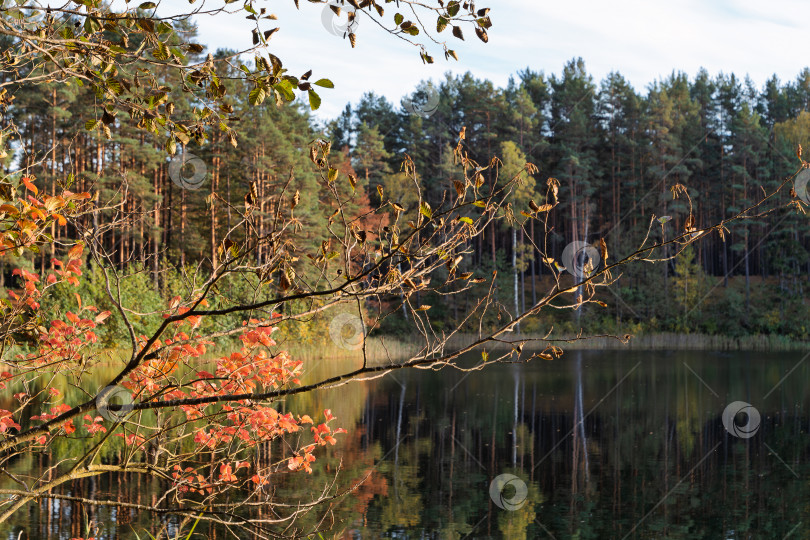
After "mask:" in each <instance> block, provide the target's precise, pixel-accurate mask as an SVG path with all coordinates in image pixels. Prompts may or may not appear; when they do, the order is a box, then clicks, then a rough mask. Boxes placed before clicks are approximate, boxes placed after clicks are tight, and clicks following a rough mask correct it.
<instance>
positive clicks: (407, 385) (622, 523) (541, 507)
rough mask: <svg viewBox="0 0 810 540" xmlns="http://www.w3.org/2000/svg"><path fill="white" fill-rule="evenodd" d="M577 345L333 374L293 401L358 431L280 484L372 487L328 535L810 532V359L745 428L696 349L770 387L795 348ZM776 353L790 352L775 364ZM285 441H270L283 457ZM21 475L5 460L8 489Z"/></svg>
mask: <svg viewBox="0 0 810 540" xmlns="http://www.w3.org/2000/svg"><path fill="white" fill-rule="evenodd" d="M563 360H564V361H559V362H558V361H555V362H546V363H543V364H538V366H537V367H533V368H531V369H530V368H527V367H526V366H521V367H520V369H519V370H517V369H516V366H491V368H490V370H489V371H487V372H486V373H485V374H483V376H481V374H479V373H475V374H472V375H469V376H467V377H464V374H463V373H459V372H455V371H453V372H450V371H443V372H440V373H432V372H413V373H409V374H407V375H406V376H403V375H401V374H397V377H398V379H399V381H400V382H401V383H402V385H400V384H399V383H398V382H397V381H394V380H393V379H391V378H384V379H381V380H379V381H377V382H366V383H353V384H350V385H346V386H343V387H341V389H340V392H339V398H337V397H336V396H335V394H332V395H331V397H330V394H329V393H328V392H327V393H324V394H323V395H318V394H313V395H312V396H310V395H307V396H306V397H302V398H301V400H296V399H290V400H289V401H288V402H287V403H286V404H284V405H283V407H286V408H287V410H291V411H292V410H299V409H301V410H303V409H306V410H318V409H323V408H327V407H331V408H332V409H333V410H334V411H335V413H336V415H337V416H338V417H339V418H341V419H344V418H345V419H346V420H345V423H343V424H342V425H343V427H346V428H347V429H348V432H349V433H348V434H347V436H346V437H344V438H343V440H342V441H341V442H340V443H339V444H338V445H337V446H335V447H332V448H330V449H329V451H328V454H327V455H325V456H324V457H323V459H319V460H317V461H316V462H315V464H314V465H315V467H314V470H313V473H312V475H311V476H307V477H306V479H305V481H304V482H301V479H300V478H296V479H295V480H296V482H295V483H282V484H280V485H279V486H278V490H279V493H278V494H279V495H280V496H281V495H285V496H289V495H294V496H297V497H300V498H301V500H305V499H306V497H307V496H310V495H311V492H314V491H319V490H320V489H322V487H323V486H324V485H326V484H327V483H328V482H330V481H331V480H332V479H334V477H335V472H336V470H337V467H338V466H340V468H341V472H340V474H339V476H338V485H337V489H338V490H340V489H346V488H349V487H351V486H354V485H357V484H359V486H358V487H357V489H356V490H355V491H353V492H351V493H350V494H348V495H347V496H346V497H344V498H342V499H340V500H337V501H335V502H334V503H333V504H332V505H331V506H330V507H329V508H328V509H324V510H322V511H318V512H313V513H311V514H307V515H305V516H303V517H302V518H301V519H300V520H299V521H298V522H297V523H296V525H297V528H298V529H299V530H302V531H312V530H315V529H316V528H317V527H318V523H319V522H320V520H321V519H322V518H323V517H324V516H327V517H328V520H327V521H325V522H324V523H323V525H326V524H328V523H332V519H333V520H334V528H333V529H332V531H331V534H325V535H324V536H325V537H331V536H332V534H343V535H345V536H344V537H364V538H365V537H373V538H378V537H383V536H389V537H390V536H392V535H396V536H398V537H400V538H421V537H424V536H425V534H426V532H427V531H429V533H430V534H431V535H435V536H436V537H442V538H460V537H464V536H466V535H470V537H483V536H489V537H492V538H508V539H510V540H511V539H514V538H516V539H520V538H544V537H548V535H547V533H546V532H545V529H548V531H549V532H551V533H552V534H553V535H554V536H556V537H557V538H570V537H579V538H622V537H624V536H625V535H626V534H627V533H629V532H630V531H631V529H632V528H633V527H634V526H635V525H636V523H638V522H639V520H641V518H643V517H644V516H645V515H647V514H648V513H649V515H648V517H646V519H644V521H643V522H642V523H641V524H640V525H639V527H638V528H637V529H636V530H635V531H634V532H633V534H631V535H630V538H651V537H655V538H663V537H668V538H783V537H785V535H787V534H788V533H789V532H790V531H791V530H792V529H794V528H795V527H796V526H797V525H798V524H799V522H802V523H803V524H802V525H801V526H799V528H798V529H796V530H794V531H793V533H792V535H793V537H795V538H803V537H807V536H808V532H809V531H810V525H808V524H810V519H804V516H805V515H806V513H807V511H808V508H807V505H808V503H807V502H806V501H809V500H810V485H808V484H807V482H806V481H804V480H799V479H797V478H796V477H795V476H794V475H793V473H792V472H791V471H790V470H789V469H788V468H787V467H786V466H785V465H783V464H782V463H781V462H780V461H779V459H777V458H776V457H775V456H774V455H773V453H772V451H771V450H770V449H773V450H774V451H775V452H776V453H777V454H778V456H779V458H780V459H782V460H784V461H785V463H786V464H787V465H788V466H789V467H790V468H791V469H793V470H794V471H795V472H796V473H797V474H798V475H799V477H800V478H802V479H804V478H806V477H807V474H808V472H810V468H808V466H807V465H806V463H807V460H808V458H810V445H808V439H807V435H806V432H807V425H808V422H810V419H808V418H807V415H806V413H804V412H803V411H806V410H807V409H806V408H804V406H805V405H806V403H805V402H806V401H807V397H806V392H805V390H804V388H803V385H804V381H806V380H807V375H808V373H807V368H805V367H801V368H799V369H797V370H796V372H795V373H794V374H793V375H794V376H795V379H794V378H793V376H792V377H791V378H789V379H787V380H786V381H785V382H784V383H783V384H782V387H780V390H779V391H778V392H776V393H774V394H773V396H772V399H771V400H770V401H769V402H768V403H770V406H769V407H767V408H765V406H763V409H762V410H761V412H762V413H763V414H762V418H763V421H762V426H761V428H760V433H758V434H757V436H756V437H754V438H752V439H749V440H747V441H743V440H741V439H736V438H734V437H732V436H730V435H729V434H728V433H727V432H726V431H725V429H724V428H723V426H722V423H721V422H720V414H721V413H722V410H723V407H724V405H725V403H723V402H722V400H720V399H718V398H717V397H716V396H715V395H713V394H712V392H710V391H709V390H708V389H707V388H706V386H705V385H704V384H703V383H701V382H700V381H699V380H698V379H697V378H695V377H694V375H692V374H690V373H688V372H686V370H685V368H684V367H683V362H684V361H686V362H687V363H688V364H689V365H690V366H691V367H692V368H694V369H695V370H696V371H697V372H699V373H700V375H701V377H702V378H703V379H704V380H705V381H706V383H707V384H708V385H710V386H711V387H712V389H713V390H714V391H715V392H716V393H717V394H718V395H720V396H724V397H725V396H726V395H728V396H741V397H747V396H749V395H751V396H756V395H763V394H764V393H765V392H767V391H769V390H770V389H771V388H772V387H773V385H774V384H775V382H776V381H778V380H779V379H780V378H781V377H782V376H783V375H784V373H786V372H787V371H788V369H790V368H792V367H793V365H794V364H795V359H792V358H783V359H781V360H780V359H770V358H768V357H762V358H757V360H758V361H759V362H761V365H762V367H757V366H758V365H759V364H757V363H755V362H751V363H745V362H744V360H745V358H744V357H743V356H741V355H735V356H733V357H728V358H726V357H719V356H711V355H703V356H701V358H700V359H699V358H696V356H695V354H671V355H668V354H665V353H658V354H655V355H652V354H650V353H625V352H622V353H606V352H599V353H598V354H593V353H588V352H582V353H577V352H574V351H572V352H571V353H570V355H569V356H568V357H564V358H563ZM638 361H642V365H641V366H640V367H639V368H638V369H636V370H635V371H632V373H631V374H630V375H629V376H628V377H627V379H626V380H625V381H624V382H623V383H622V384H621V385H619V386H616V388H615V390H613V391H612V392H611V388H613V387H614V386H615V385H616V383H617V381H619V380H620V379H621V378H622V377H624V376H625V375H627V374H628V372H630V371H631V368H632V367H633V365H635V364H636V362H638ZM772 362H777V364H776V367H773V366H770V367H765V366H766V365H767V364H770V363H772ZM741 370H749V371H750V375H744V374H741V373H740V371H741ZM732 375H733V376H732ZM449 389H453V390H452V391H449ZM77 391H78V390H77ZM605 396H607V397H605ZM603 398H604V399H603ZM602 399H603V401H602V402H601V403H599V400H602ZM752 401H755V400H754V399H753V398H752ZM785 404H787V405H785ZM794 404H795V405H796V406H794ZM589 413H590V414H589ZM397 441H401V442H400V446H399V447H398V448H397V447H396V444H397ZM80 443H81V441H78V442H77V443H76V444H80ZM718 443H719V446H717V445H718ZM766 444H767V447H766V446H765V445H766ZM715 447H717V448H716V449H715V450H714V451H712V449H713V448H715ZM768 447H770V449H769V448H768ZM59 451H60V452H63V451H66V450H65V449H60V450H59ZM281 452H282V449H281V448H279V447H278V445H276V446H274V447H273V448H272V449H271V454H272V456H275V459H278V457H279V455H280V454H281ZM544 456H547V457H545V458H544ZM114 457H115V456H107V457H105V459H107V458H114ZM704 458H705V460H704ZM701 460H704V461H702V462H701ZM535 464H536V465H537V466H536V467H535ZM15 466H18V467H21V468H24V469H25V470H28V471H36V470H41V471H44V470H45V467H46V466H47V456H41V455H38V456H34V455H26V456H24V457H23V459H22V460H20V461H18V462H17V463H15ZM12 472H13V471H12ZM502 473H512V474H515V475H516V476H518V477H519V478H521V479H523V480H524V481H525V483H526V485H527V487H528V497H527V500H526V504H525V505H524V506H523V507H521V508H520V509H519V510H516V511H513V512H509V511H505V510H501V509H499V508H498V507H497V506H495V505H494V504H493V502H492V501H491V499H490V498H489V493H488V486H489V483H490V481H491V480H492V478H494V477H495V476H497V475H499V474H502ZM364 479H365V481H364V482H361V481H362V480H364ZM130 481H131V482H132V483H131V484H130V483H129V482H130ZM8 482H10V480H8V479H5V480H3V479H1V478H0V489H2V488H5V487H6V486H8ZM137 482H138V480H137V477H136V476H133V478H132V479H131V480H130V479H129V478H127V477H123V476H121V475H117V476H114V477H112V476H104V477H100V478H98V479H97V480H95V481H90V480H81V481H77V482H76V483H74V485H72V486H70V491H71V493H72V494H73V495H76V496H91V495H92V496H100V495H107V496H110V497H112V498H114V499H115V500H120V501H121V502H134V503H138V502H152V499H153V498H154V497H156V496H157V494H159V493H160V492H161V486H160V484H159V482H153V483H146V482H143V481H141V482H140V483H137ZM679 482H680V483H679ZM64 492H65V493H67V490H65V491H64ZM670 492H671V493H670ZM668 493H669V496H668V497H666V498H665V495H667V494H668ZM308 494H310V495H308ZM662 500H663V502H661V504H660V505H659V506H657V507H656V505H657V504H658V503H659V502H660V501H662ZM327 510H328V511H327ZM330 512H331V515H330V514H329V513H330ZM21 519H22V518H21ZM26 519H28V521H27V522H24V521H18V522H16V523H15V527H14V529H12V531H11V532H12V533H15V531H16V532H19V530H21V529H22V528H24V529H25V530H26V531H27V532H28V538H53V539H55V538H57V536H56V535H55V531H66V532H69V534H70V535H71V536H66V538H72V537H77V536H82V534H83V530H81V529H82V528H83V527H84V523H86V521H87V520H88V519H90V520H93V521H95V522H97V523H103V524H104V526H105V527H106V529H105V531H102V533H105V534H107V535H108V536H104V535H103V534H102V535H101V537H102V538H112V537H113V536H109V534H111V533H112V532H113V531H119V536H120V537H122V538H125V537H128V536H127V535H128V534H129V531H132V530H135V531H145V530H153V529H151V527H152V524H151V523H150V522H148V521H146V520H145V518H144V517H143V516H142V515H140V514H139V513H138V512H136V511H128V510H127V509H125V508H115V507H113V508H112V509H102V510H99V511H97V512H96V513H95V514H92V515H89V514H86V513H84V510H83V509H82V505H81V504H79V503H77V502H69V501H63V502H61V503H59V502H57V503H52V504H51V505H48V504H46V503H44V502H43V503H41V504H40V505H38V506H36V507H35V512H34V514H32V515H31V517H30V518H28V517H27V516H26ZM34 524H36V525H34ZM323 525H322V528H323ZM49 527H50V530H51V531H52V534H51V535H50V536H49V535H48V530H49V529H48V528H49ZM0 532H2V534H3V537H7V534H6V533H7V531H0ZM204 532H205V533H206V534H208V535H209V537H210V538H215V537H223V538H224V537H225V536H224V535H222V534H221V532H220V533H216V532H209V531H204ZM217 535H218V536H217ZM142 536H143V535H142ZM13 537H14V538H16V533H15V534H13ZM23 538H26V536H23Z"/></svg>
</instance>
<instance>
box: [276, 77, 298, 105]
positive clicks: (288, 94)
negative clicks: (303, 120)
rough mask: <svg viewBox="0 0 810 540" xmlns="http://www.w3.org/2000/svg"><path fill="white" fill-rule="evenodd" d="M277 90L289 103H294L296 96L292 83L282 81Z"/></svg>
mask: <svg viewBox="0 0 810 540" xmlns="http://www.w3.org/2000/svg"><path fill="white" fill-rule="evenodd" d="M276 89H277V90H278V91H279V92H281V93H282V95H283V96H284V99H286V100H287V101H292V100H294V99H295V94H294V93H293V87H292V83H291V82H290V81H288V80H287V79H283V80H281V81H280V82H279V83H278V84H277V85H276Z"/></svg>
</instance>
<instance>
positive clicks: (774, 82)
mask: <svg viewBox="0 0 810 540" xmlns="http://www.w3.org/2000/svg"><path fill="white" fill-rule="evenodd" d="M434 93H435V94H437V95H433V94H434ZM431 98H432V99H431ZM436 99H438V103H437V104H436V105H435V106H432V105H433V104H432V103H431V101H433V102H435V101H436ZM420 100H421V101H420ZM410 101H419V102H421V103H422V104H423V112H424V114H416V115H414V114H409V108H411V109H412V107H408V105H409V102H410ZM403 105H404V106H405V107H403V109H399V108H398V107H397V106H395V105H394V104H391V103H389V102H388V101H386V100H385V99H383V98H381V97H379V96H375V95H373V94H367V95H366V96H364V97H363V98H362V99H361V100H360V101H359V102H358V103H357V104H355V105H349V106H347V107H346V108H345V110H344V112H343V113H342V114H341V116H340V117H339V118H338V119H337V120H335V121H334V122H333V123H332V124H331V126H330V127H331V134H332V136H333V139H334V141H335V142H334V144H336V145H339V146H346V147H348V148H350V149H351V156H352V160H353V161H352V163H353V165H354V166H355V167H357V168H359V169H360V170H361V172H364V174H366V178H367V179H368V181H369V185H370V186H374V185H375V184H377V183H381V184H383V185H384V186H385V187H386V189H396V186H397V184H398V182H397V178H396V175H395V174H393V173H391V172H389V171H396V170H397V164H398V162H399V161H400V160H401V159H402V158H403V156H404V155H406V154H407V155H408V156H410V157H412V158H413V159H414V161H415V162H416V163H417V170H420V171H425V176H424V178H423V179H422V181H423V185H424V186H425V189H426V192H427V194H428V195H427V196H428V198H429V201H430V203H431V204H434V205H437V204H440V202H441V198H442V196H443V192H444V190H446V189H447V185H448V182H447V179H448V178H451V177H452V176H453V164H452V160H450V159H448V158H449V156H450V155H451V154H450V152H449V150H448V148H449V143H450V141H451V140H452V134H453V133H455V132H456V131H457V130H458V129H461V127H462V126H464V127H466V133H467V141H466V142H467V147H468V149H469V151H470V152H471V153H472V154H474V155H476V156H477V157H478V158H479V159H480V160H481V161H482V162H485V161H486V156H489V155H492V154H497V155H499V156H500V157H501V161H502V165H501V167H502V170H503V171H506V170H507V169H513V168H514V164H515V163H522V162H523V161H524V160H527V161H530V162H532V163H534V164H535V165H537V166H538V167H539V173H538V174H536V175H534V178H533V179H531V178H530V179H528V181H527V182H526V183H525V184H524V187H523V188H522V189H521V190H519V191H518V192H517V193H516V194H515V198H514V200H513V204H514V205H515V214H516V215H517V210H518V209H526V210H528V205H529V201H530V200H533V201H535V202H536V203H538V204H539V203H542V202H543V198H544V196H545V193H546V179H547V178H548V177H555V178H557V179H558V180H559V181H560V191H559V197H560V200H561V201H562V203H561V206H560V208H559V209H558V211H556V212H554V213H552V214H551V215H550V216H549V225H550V227H551V228H552V230H551V234H550V235H549V237H548V242H549V244H550V246H549V249H548V252H549V253H552V254H554V255H555V257H557V258H559V257H560V256H561V254H562V253H563V250H564V247H565V246H566V245H568V244H569V243H571V242H573V241H583V242H588V243H596V242H597V241H598V240H599V239H600V238H604V239H605V240H606V241H607V244H608V245H609V246H611V250H612V251H613V252H616V253H618V254H619V256H621V255H623V254H626V253H629V252H632V249H633V248H634V246H637V245H638V244H639V243H640V241H641V239H642V238H643V236H644V235H645V234H646V231H647V227H648V226H649V223H650V219H651V217H652V215H653V214H654V215H655V216H656V217H657V218H659V219H660V221H661V222H662V223H667V222H669V223H670V224H673V225H674V226H675V229H676V230H682V229H681V228H682V227H684V226H685V225H687V224H686V223H685V222H686V220H687V219H688V216H689V214H690V212H689V210H690V209H689V201H688V199H687V198H684V197H680V198H678V199H675V198H674V197H673V193H672V192H671V187H672V186H674V185H676V184H682V185H684V186H686V187H687V190H688V195H689V199H691V202H692V204H693V205H694V221H695V223H694V227H695V228H696V229H697V230H700V228H701V226H705V225H706V224H708V223H713V222H716V221H720V220H723V219H727V218H729V217H731V216H733V215H735V214H736V213H738V212H740V211H741V210H742V209H743V208H745V207H746V205H749V204H751V203H752V202H753V201H754V200H755V199H756V197H757V196H758V195H760V196H761V195H762V194H763V188H764V189H766V190H767V189H769V188H772V187H773V186H775V185H777V184H778V183H779V182H781V181H784V179H785V178H786V177H788V176H790V175H792V174H794V173H795V172H796V171H797V169H798V168H799V166H800V165H801V163H800V161H799V160H798V159H797V157H796V149H797V146H798V145H799V144H803V145H804V146H805V147H807V143H808V140H810V129H808V128H809V127H810V125H808V121H810V113H808V111H807V108H808V106H809V105H810V70H808V69H805V70H803V71H802V72H801V73H800V74H799V76H798V78H797V79H796V80H795V81H792V82H787V83H782V82H780V81H779V80H778V79H777V78H776V77H775V76H774V77H772V78H771V79H769V80H768V81H767V82H766V84H765V85H764V87H763V88H761V89H760V88H757V87H756V85H755V84H754V83H753V82H752V81H751V80H750V79H748V78H746V79H745V80H741V79H739V78H738V77H736V76H735V75H733V74H719V75H717V76H712V75H710V74H709V73H708V72H706V71H705V70H701V71H700V72H699V73H698V74H697V75H696V76H695V77H694V78H690V77H688V76H687V75H686V74H683V73H676V72H673V73H672V74H671V75H670V76H668V77H666V78H664V79H662V80H659V81H656V82H654V83H652V84H650V85H649V86H648V88H647V89H646V92H644V93H642V92H639V91H638V90H637V89H634V88H633V87H632V86H631V85H630V83H629V82H628V81H627V80H626V79H625V78H624V77H622V76H621V75H620V74H619V73H611V74H610V75H608V76H607V77H606V78H605V79H604V80H603V81H601V82H599V83H597V82H596V81H595V80H594V79H593V77H592V76H591V75H589V74H588V72H587V70H586V68H585V64H584V62H583V61H582V60H581V59H575V60H572V61H570V62H569V63H567V64H566V65H565V66H564V68H563V70H562V73H560V74H551V75H546V74H545V73H543V72H542V71H540V72H538V71H534V70H532V69H526V70H524V71H521V72H520V73H518V74H517V75H516V76H514V77H513V78H511V79H510V81H509V83H508V85H507V86H506V87H505V88H497V87H496V86H495V85H493V84H492V83H491V82H489V81H486V80H480V79H476V78H475V77H474V76H473V75H471V74H469V73H467V74H465V75H463V76H455V77H453V76H449V75H448V76H446V77H445V78H444V79H443V80H441V81H440V82H438V83H437V84H436V85H435V87H434V86H433V84H432V83H425V82H423V83H421V84H420V85H419V87H418V88H417V92H416V95H415V96H414V97H409V98H407V100H405V101H403ZM434 110H435V112H434ZM418 112H419V111H418ZM428 113H432V114H428ZM487 174H491V170H490V171H487ZM490 181H491V178H490ZM797 188H799V191H800V192H799V193H797V197H798V198H799V200H802V201H804V200H805V199H807V195H806V193H804V192H803V190H802V189H801V188H800V186H798V185H797ZM785 196H786V197H787V194H785ZM784 202H785V200H783V201H782V203H784ZM518 221H522V222H523V223H522V225H523V226H522V227H517V226H516V227H509V226H507V224H506V223H505V222H503V223H501V224H499V225H493V226H492V227H491V230H488V231H486V232H485V234H484V238H483V240H480V239H479V240H480V242H479V244H478V245H477V246H476V251H475V255H474V258H473V260H471V261H469V266H470V268H477V269H487V270H491V269H493V268H495V269H498V270H500V271H501V272H503V273H504V274H506V275H505V276H504V278H503V280H502V282H501V289H502V298H503V300H504V305H505V306H507V307H508V306H511V305H512V301H511V299H510V295H511V294H512V293H511V291H512V287H511V279H512V276H511V275H509V274H511V272H513V270H515V269H516V270H517V272H518V274H519V276H518V277H519V292H518V297H519V298H518V300H519V302H520V304H521V306H523V305H529V302H532V303H533V302H535V301H536V300H537V298H538V294H540V291H542V290H543V288H542V283H543V278H544V276H546V277H549V274H550V271H549V269H548V267H547V264H546V263H545V262H544V261H543V260H542V259H541V258H540V257H538V256H536V255H535V254H534V253H533V252H534V251H535V250H533V249H531V246H530V242H529V240H530V239H531V240H534V241H535V242H538V241H541V239H540V238H539V234H540V231H541V225H542V223H541V222H539V221H537V220H533V219H526V218H525V216H523V217H521V218H519V220H518ZM806 223H807V221H806V218H805V216H803V215H802V214H801V213H790V212H789V211H780V212H770V213H769V212H767V211H765V212H763V215H762V216H761V217H760V218H759V219H757V220H754V221H744V222H738V223H737V224H735V225H734V226H733V227H731V228H730V230H727V231H725V232H724V234H723V235H722V236H721V235H719V234H713V235H711V236H707V237H706V238H704V239H703V241H701V242H699V243H697V244H696V245H695V246H694V250H692V249H690V250H687V251H686V252H685V253H684V254H683V255H681V256H679V257H678V258H676V259H674V260H673V261H672V262H671V263H668V264H663V265H657V266H650V265H641V266H636V267H633V268H631V269H628V271H627V272H626V273H625V274H624V275H623V277H622V278H621V279H620V280H619V281H618V283H617V285H616V286H615V287H614V289H613V290H614V294H613V295H606V296H605V297H604V300H605V301H606V302H607V303H608V304H609V305H610V307H609V308H608V310H604V309H603V310H602V311H601V312H600V311H598V309H599V308H597V307H593V306H589V313H588V316H587V317H585V318H584V319H582V320H581V321H580V322H581V323H582V324H585V325H595V326H594V327H593V328H594V329H596V328H604V329H607V330H614V331H617V330H620V329H625V330H626V329H628V328H638V327H639V326H638V324H639V323H640V324H641V326H642V327H643V328H645V329H649V330H663V329H666V330H673V329H674V330H678V331H703V332H709V333H716V332H722V333H728V334H732V335H734V334H737V335H739V334H743V333H753V332H765V333H771V332H777V333H785V334H790V335H793V336H794V337H806V336H807V330H806V326H805V323H804V318H805V316H806V313H807V311H806V308H805V306H804V300H803V298H804V292H803V291H804V289H805V288H806V285H805V282H806V278H805V277H804V276H805V275H806V272H807V270H808V269H810V267H808V265H810V258H808V251H807V248H808V245H809V244H808V238H807V231H808V229H807V226H806ZM662 229H663V227H662ZM513 232H516V235H515V236H516V237H517V238H516V241H513V239H512V236H513ZM507 275H508V277H507ZM755 278H757V279H756V281H753V280H754V279H755ZM445 307H446V309H448V320H452V307H453V306H452V305H446V304H445ZM568 318H570V315H567V314H566V315H565V317H564V318H563V319H562V320H558V321H557V323H558V325H559V324H560V323H561V322H562V324H563V327H564V328H568V329H569V330H573V329H574V328H575V326H567V325H566V323H565V322H564V321H565V319H568ZM554 320H555V319H554V318H553V317H549V318H548V319H547V320H542V321H541V320H539V319H538V324H537V325H536V326H534V325H532V328H531V329H533V330H537V331H546V330H547V329H548V328H549V325H550V324H551V323H553V322H554ZM628 325H629V326H628ZM634 325H636V326H634Z"/></svg>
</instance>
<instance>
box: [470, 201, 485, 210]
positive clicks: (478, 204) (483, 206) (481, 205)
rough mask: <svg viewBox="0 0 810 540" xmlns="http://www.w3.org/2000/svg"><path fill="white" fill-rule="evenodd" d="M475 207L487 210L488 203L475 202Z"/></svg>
mask: <svg viewBox="0 0 810 540" xmlns="http://www.w3.org/2000/svg"><path fill="white" fill-rule="evenodd" d="M473 205H474V206H477V207H479V208H486V206H487V203H486V202H484V201H475V202H474V203H473Z"/></svg>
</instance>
